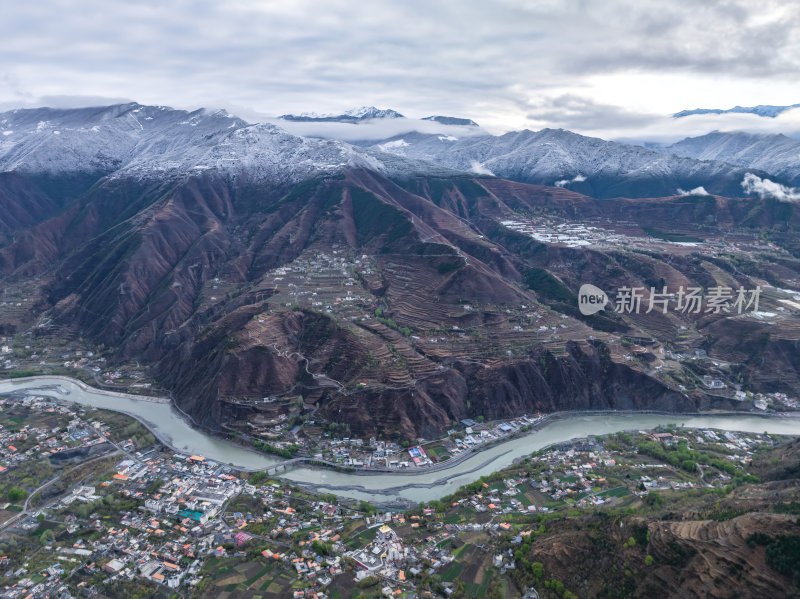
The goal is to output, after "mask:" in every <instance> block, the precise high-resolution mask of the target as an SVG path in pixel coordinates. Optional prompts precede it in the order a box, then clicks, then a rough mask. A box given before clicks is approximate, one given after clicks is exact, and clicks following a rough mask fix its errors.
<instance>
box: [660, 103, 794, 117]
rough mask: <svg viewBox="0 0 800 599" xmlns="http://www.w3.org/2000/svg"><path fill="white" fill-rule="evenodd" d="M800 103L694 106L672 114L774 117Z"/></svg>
mask: <svg viewBox="0 0 800 599" xmlns="http://www.w3.org/2000/svg"><path fill="white" fill-rule="evenodd" d="M799 106H800V104H791V105H789V106H773V105H771V104H759V105H758V106H734V107H733V108H728V109H727V110H723V109H721V108H694V109H692V110H681V111H680V112H676V113H675V114H673V115H672V116H674V117H675V118H676V119H679V118H681V117H685V116H691V115H693V114H755V115H756V116H763V117H767V118H773V119H774V118H775V117H776V116H778V115H779V114H780V113H782V112H784V111H786V110H789V109H790V108H797V107H799Z"/></svg>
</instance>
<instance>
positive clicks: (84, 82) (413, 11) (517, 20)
mask: <svg viewBox="0 0 800 599" xmlns="http://www.w3.org/2000/svg"><path fill="white" fill-rule="evenodd" d="M799 8H800V5H799V4H798V2H797V1H791V2H786V1H783V2H779V1H766V2H764V1H762V2H759V3H754V2H745V1H737V0H731V1H720V2H706V3H697V2H693V1H689V0H664V1H662V2H659V3H657V4H654V3H643V2H636V1H618V0H607V1H605V2H588V1H578V0H572V1H570V0H565V1H552V2H548V1H537V2H530V1H527V0H499V1H495V2H485V1H480V2H478V1H472V0H440V1H438V2H422V1H420V0H404V1H403V2H397V1H396V0H373V1H372V2H368V3H363V4H360V5H358V6H356V5H354V4H353V3H352V2H345V1H343V0H328V1H327V2H324V3H321V2H311V1H310V0H292V1H291V2H286V1H285V0H281V1H271V0H251V1H245V0H230V1H226V2H219V1H215V0H194V1H189V0H177V1H174V2H170V3H169V6H164V3H163V2H161V1H158V2H155V1H151V0H138V1H137V2H127V1H124V0H123V1H121V2H101V1H100V0H84V1H82V2H80V3H75V2H73V1H66V0H37V1H36V2H24V3H6V5H5V6H4V8H3V18H2V20H0V35H2V40H3V41H2V44H0V103H2V104H3V105H4V106H19V105H23V104H28V105H30V104H42V103H43V102H42V98H46V99H47V100H48V102H46V103H51V104H59V103H62V102H69V103H70V104H71V105H75V104H76V103H81V102H82V101H77V102H76V101H75V100H74V99H69V98H68V97H69V96H92V97H93V98H92V100H91V101H90V100H85V102H86V103H97V102H100V101H101V100H100V98H132V99H135V100H137V101H139V102H142V103H147V104H167V105H171V106H176V107H185V108H190V107H199V106H208V107H226V108H228V109H229V110H231V111H232V112H234V113H237V114H241V115H242V116H243V117H244V118H252V117H253V115H257V114H266V115H278V114H282V113H287V112H295V113H296V112H301V111H309V110H313V111H318V112H336V111H340V110H344V109H347V108H352V107H354V106H360V105H365V104H366V105H375V106H379V107H381V108H394V109H395V110H398V111H400V112H402V113H404V114H406V115H408V116H411V117H422V116H427V115H429V114H445V115H452V116H459V117H467V118H472V119H474V120H476V121H477V122H479V123H480V124H481V125H482V126H484V127H485V128H488V129H489V130H491V131H494V132H498V131H503V130H510V129H519V128H523V127H528V128H541V127H543V126H552V127H566V128H571V129H574V130H576V131H579V132H582V133H589V134H596V135H600V136H603V137H619V138H634V137H637V136H638V135H639V133H638V132H639V131H642V130H650V131H652V132H653V133H654V134H655V133H659V132H660V133H659V134H663V133H664V128H665V127H667V128H668V127H669V126H670V125H674V124H675V123H676V121H674V120H672V119H668V118H666V117H667V115H669V114H671V113H673V112H677V111H679V110H682V109H687V108H697V107H708V108H717V107H719V108H728V107H730V106H733V105H734V104H741V105H752V104H792V103H796V102H800V89H798V85H797V83H796V82H797V81H800V42H799V41H798V40H800V10H798V9H799ZM681 120H682V121H684V122H683V124H681V125H680V127H688V125H687V124H686V123H688V122H689V121H690V120H691V122H692V123H693V124H692V127H694V126H695V125H699V124H700V121H699V120H697V119H694V117H692V119H687V120H684V119H681ZM765 120H767V119H757V118H756V119H755V120H752V119H751V120H748V121H741V120H740V121H731V120H729V119H728V117H727V116H725V117H719V118H717V119H716V120H713V119H712V121H713V122H714V123H717V124H719V125H721V126H713V127H712V128H718V129H719V128H726V127H727V126H728V125H727V124H726V123H729V122H737V123H743V124H744V125H746V126H752V127H762V126H768V127H774V126H775V123H774V122H773V123H766V124H765V123H763V121H765ZM779 124H782V125H785V124H787V123H786V122H783V121H781V122H780V123H779Z"/></svg>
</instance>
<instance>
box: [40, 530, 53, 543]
mask: <svg viewBox="0 0 800 599" xmlns="http://www.w3.org/2000/svg"><path fill="white" fill-rule="evenodd" d="M55 540H56V535H55V534H53V531H52V530H50V529H49V528H48V529H47V530H45V531H44V532H42V534H41V535H39V542H40V543H41V544H42V545H49V544H50V543H52V542H53V541H55Z"/></svg>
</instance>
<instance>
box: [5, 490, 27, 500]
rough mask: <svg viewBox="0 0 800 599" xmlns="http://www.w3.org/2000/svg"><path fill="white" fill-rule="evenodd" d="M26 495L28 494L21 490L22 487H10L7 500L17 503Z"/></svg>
mask: <svg viewBox="0 0 800 599" xmlns="http://www.w3.org/2000/svg"><path fill="white" fill-rule="evenodd" d="M27 496H28V494H27V493H26V492H25V491H23V490H22V489H20V488H19V487H11V488H10V489H9V490H8V500H9V501H10V502H11V503H19V502H20V501H22V500H23V499H25V498H26V497H27Z"/></svg>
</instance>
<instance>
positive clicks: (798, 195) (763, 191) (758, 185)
mask: <svg viewBox="0 0 800 599" xmlns="http://www.w3.org/2000/svg"><path fill="white" fill-rule="evenodd" d="M742 189H744V192H745V193H746V194H748V195H753V194H755V195H758V197H759V198H761V199H762V200H763V199H774V200H779V201H781V202H798V201H800V190H798V189H796V188H794V187H787V186H786V185H781V184H780V183H776V182H775V181H771V180H769V179H767V178H764V179H762V178H761V177H759V176H758V175H754V174H753V173H746V174H745V176H744V179H742Z"/></svg>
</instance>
